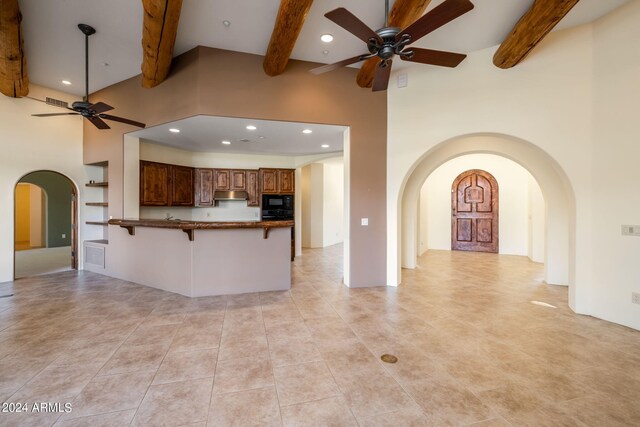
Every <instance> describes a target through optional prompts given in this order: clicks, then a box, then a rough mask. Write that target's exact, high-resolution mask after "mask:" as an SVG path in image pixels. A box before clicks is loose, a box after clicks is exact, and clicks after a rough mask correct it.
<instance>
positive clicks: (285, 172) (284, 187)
mask: <svg viewBox="0 0 640 427" xmlns="http://www.w3.org/2000/svg"><path fill="white" fill-rule="evenodd" d="M295 181H296V171H295V169H278V186H279V190H278V193H280V194H287V193H290V194H293V193H295V190H296V188H295Z"/></svg>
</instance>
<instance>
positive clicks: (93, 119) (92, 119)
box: [87, 116, 111, 129]
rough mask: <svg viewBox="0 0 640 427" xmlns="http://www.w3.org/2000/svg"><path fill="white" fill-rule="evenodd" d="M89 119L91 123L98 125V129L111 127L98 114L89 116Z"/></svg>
mask: <svg viewBox="0 0 640 427" xmlns="http://www.w3.org/2000/svg"><path fill="white" fill-rule="evenodd" d="M87 120H89V121H90V122H91V123H93V125H94V126H95V127H97V128H98V129H111V128H110V127H109V125H108V124H106V123H105V122H104V121H102V119H101V118H100V117H97V116H94V117H87Z"/></svg>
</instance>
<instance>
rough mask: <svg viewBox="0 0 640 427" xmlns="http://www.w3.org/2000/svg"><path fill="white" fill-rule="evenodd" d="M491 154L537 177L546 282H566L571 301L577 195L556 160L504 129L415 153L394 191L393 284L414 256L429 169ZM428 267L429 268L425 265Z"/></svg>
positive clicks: (573, 291) (413, 263)
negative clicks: (541, 200)
mask: <svg viewBox="0 0 640 427" xmlns="http://www.w3.org/2000/svg"><path fill="white" fill-rule="evenodd" d="M482 153H485V154H494V155H497V156H501V157H504V158H507V159H510V160H512V161H514V162H516V163H518V164H519V165H521V166H522V167H524V168H525V169H526V170H527V171H529V173H531V175H532V176H533V177H534V178H535V180H536V181H537V183H538V185H539V186H540V189H541V191H542V195H543V197H544V200H545V202H546V206H545V210H546V212H545V223H546V230H545V242H546V243H545V245H546V247H545V257H544V264H545V281H546V282H547V283H549V284H557V285H568V286H569V304H570V305H571V306H572V307H573V306H574V302H575V294H576V287H575V285H576V284H575V221H576V220H575V216H576V215H575V198H574V193H573V190H572V188H571V184H570V182H569V179H568V178H567V176H566V174H565V173H564V171H563V170H562V168H561V167H560V166H559V165H558V163H557V162H556V161H555V160H554V159H553V158H552V157H551V156H549V154H547V153H546V152H545V151H543V150H542V149H541V148H539V147H537V146H535V145H534V144H531V143H529V142H527V141H524V140H522V139H519V138H517V137H513V136H509V135H503V134H473V135H464V136H459V137H455V138H452V139H449V140H447V141H444V142H442V143H440V144H438V145H436V146H435V147H433V148H432V149H430V150H428V151H427V152H426V153H424V155H423V156H422V157H421V158H419V159H418V160H417V161H416V162H415V163H414V165H413V167H412V168H411V169H410V171H409V172H408V173H407V175H406V176H405V179H404V181H403V185H402V187H401V189H400V192H399V195H398V219H399V220H398V230H399V233H398V242H397V248H398V254H397V260H396V271H397V281H398V282H397V283H401V280H402V272H401V267H404V268H415V266H416V261H417V256H418V249H419V247H418V239H417V235H418V234H417V228H418V204H419V198H420V190H421V188H422V185H423V183H424V182H425V180H426V179H427V177H428V176H429V175H431V173H433V172H434V171H435V170H436V169H437V168H438V167H439V166H441V165H442V164H444V163H446V162H447V161H449V160H451V159H454V158H456V157H459V156H462V155H465V154H482ZM427 268H428V267H427Z"/></svg>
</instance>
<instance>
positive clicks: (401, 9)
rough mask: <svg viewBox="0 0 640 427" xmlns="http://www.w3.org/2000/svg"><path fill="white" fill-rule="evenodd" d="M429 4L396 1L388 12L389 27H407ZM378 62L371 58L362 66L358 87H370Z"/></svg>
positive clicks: (414, 0) (420, 0)
mask: <svg viewBox="0 0 640 427" xmlns="http://www.w3.org/2000/svg"><path fill="white" fill-rule="evenodd" d="M429 3H431V0H396V1H395V3H394V4H393V7H392V8H391V11H390V12H389V26H390V27H398V28H403V29H404V28H406V27H408V26H409V25H411V24H413V23H414V21H415V20H417V19H418V18H420V17H421V16H422V15H423V14H424V11H425V10H426V9H427V6H429ZM378 62H380V60H379V59H378V58H371V59H367V60H366V61H365V63H364V64H362V67H361V68H360V71H359V72H358V77H356V82H358V86H360V87H371V85H372V84H373V77H374V75H375V72H376V66H377V65H378Z"/></svg>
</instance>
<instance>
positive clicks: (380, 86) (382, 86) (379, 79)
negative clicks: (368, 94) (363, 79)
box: [372, 59, 393, 92]
mask: <svg viewBox="0 0 640 427" xmlns="http://www.w3.org/2000/svg"><path fill="white" fill-rule="evenodd" d="M392 63H393V61H392V60H391V59H387V65H386V66H383V65H382V64H383V62H382V61H381V62H380V64H378V66H377V67H376V75H375V77H374V78H373V86H372V91H373V92H378V91H381V90H387V87H388V86H389V77H390V76H391V64H392Z"/></svg>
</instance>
